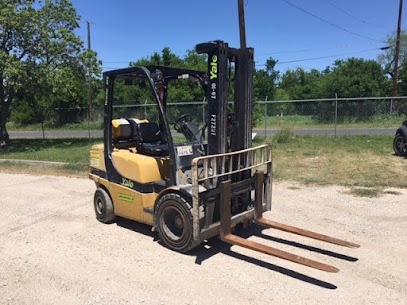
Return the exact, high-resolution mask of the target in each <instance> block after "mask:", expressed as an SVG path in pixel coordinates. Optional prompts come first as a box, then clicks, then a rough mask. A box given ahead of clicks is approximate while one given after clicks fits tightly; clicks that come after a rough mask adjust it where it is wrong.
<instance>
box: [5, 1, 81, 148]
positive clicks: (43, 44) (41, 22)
mask: <svg viewBox="0 0 407 305" xmlns="http://www.w3.org/2000/svg"><path fill="white" fill-rule="evenodd" d="M78 20H79V17H78V16H77V14H76V10H75V8H74V7H73V5H72V3H71V2H70V1H69V0H45V1H35V0H14V1H2V2H1V3H0V80H1V83H0V143H3V144H8V142H9V138H8V133H7V129H6V122H7V120H8V118H9V116H10V111H11V105H12V104H13V102H14V101H15V98H16V96H20V97H21V96H23V95H24V94H23V93H24V91H25V90H26V88H25V86H24V85H27V84H41V85H45V84H48V85H47V86H41V90H38V92H37V93H33V92H31V95H32V97H33V98H37V101H38V100H39V96H38V95H40V93H50V92H53V93H54V94H57V92H56V90H55V87H54V86H55V85H62V83H63V86H64V88H62V91H65V92H66V93H67V94H69V92H68V91H69V86H68V87H65V85H66V79H67V77H68V79H71V80H72V78H70V77H71V76H72V73H73V71H75V69H77V70H79V69H81V70H83V65H81V63H80V58H79V55H80V53H81V51H82V47H83V42H82V41H81V39H80V38H79V37H78V36H76V35H75V33H74V30H75V29H76V28H78V26H79V25H78ZM33 67H35V71H36V73H32V69H33ZM50 81H54V83H50ZM72 81H73V80H72ZM71 85H72V86H76V85H77V84H74V83H73V82H71ZM27 90H29V89H27ZM42 97H44V95H43V96H42Z"/></svg>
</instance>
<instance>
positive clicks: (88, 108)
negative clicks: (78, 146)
mask: <svg viewBox="0 0 407 305" xmlns="http://www.w3.org/2000/svg"><path fill="white" fill-rule="evenodd" d="M86 109H87V110H88V137H89V141H90V120H91V117H90V116H91V113H90V105H89V106H88V107H86Z"/></svg>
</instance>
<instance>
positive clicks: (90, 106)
mask: <svg viewBox="0 0 407 305" xmlns="http://www.w3.org/2000/svg"><path fill="white" fill-rule="evenodd" d="M86 23H87V26H88V51H91V50H92V48H91V43H90V40H91V39H90V22H89V21H86ZM88 97H89V118H88V119H89V121H93V119H94V111H93V94H92V63H91V58H90V54H89V58H88Z"/></svg>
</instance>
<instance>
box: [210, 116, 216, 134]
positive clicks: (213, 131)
mask: <svg viewBox="0 0 407 305" xmlns="http://www.w3.org/2000/svg"><path fill="white" fill-rule="evenodd" d="M211 135H212V136H216V114H212V115H211Z"/></svg>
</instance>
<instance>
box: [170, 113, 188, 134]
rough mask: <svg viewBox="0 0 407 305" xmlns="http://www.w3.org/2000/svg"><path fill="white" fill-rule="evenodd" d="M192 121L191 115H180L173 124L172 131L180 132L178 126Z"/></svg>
mask: <svg viewBox="0 0 407 305" xmlns="http://www.w3.org/2000/svg"><path fill="white" fill-rule="evenodd" d="M190 121H192V114H183V115H181V116H180V117H179V118H178V119H177V120H176V121H175V123H174V129H175V130H176V131H178V132H179V131H180V125H181V124H182V123H185V122H190Z"/></svg>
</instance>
